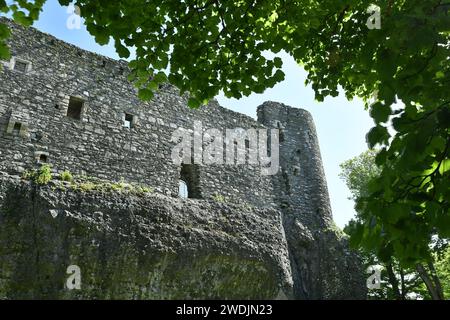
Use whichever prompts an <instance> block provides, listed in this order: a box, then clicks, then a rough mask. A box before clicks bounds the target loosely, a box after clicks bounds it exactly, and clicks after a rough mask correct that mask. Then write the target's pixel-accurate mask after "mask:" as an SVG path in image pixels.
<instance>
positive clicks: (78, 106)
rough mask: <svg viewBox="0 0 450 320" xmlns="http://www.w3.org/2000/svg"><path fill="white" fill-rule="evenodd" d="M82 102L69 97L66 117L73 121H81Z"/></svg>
mask: <svg viewBox="0 0 450 320" xmlns="http://www.w3.org/2000/svg"><path fill="white" fill-rule="evenodd" d="M83 105H84V101H83V100H81V99H78V98H74V97H70V100H69V107H68V108H67V116H68V117H69V118H72V119H75V120H81V113H82V111H83Z"/></svg>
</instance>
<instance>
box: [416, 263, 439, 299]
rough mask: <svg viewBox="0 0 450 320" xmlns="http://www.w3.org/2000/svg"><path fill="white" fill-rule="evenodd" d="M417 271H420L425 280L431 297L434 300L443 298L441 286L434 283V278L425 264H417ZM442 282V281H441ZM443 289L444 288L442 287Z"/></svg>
mask: <svg viewBox="0 0 450 320" xmlns="http://www.w3.org/2000/svg"><path fill="white" fill-rule="evenodd" d="M416 269H417V272H418V273H419V275H420V277H421V278H422V280H423V282H424V283H425V285H426V287H427V289H428V292H429V293H430V295H431V298H432V299H433V300H442V299H443V294H442V292H439V288H437V287H436V284H435V283H434V281H433V279H432V278H431V277H430V275H429V274H428V272H427V270H426V269H425V268H424V266H423V265H421V264H417V266H416ZM439 284H440V282H439ZM441 290H442V288H441Z"/></svg>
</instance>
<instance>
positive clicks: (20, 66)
mask: <svg viewBox="0 0 450 320" xmlns="http://www.w3.org/2000/svg"><path fill="white" fill-rule="evenodd" d="M14 70H16V71H19V72H22V73H26V72H27V70H28V63H27V62H25V61H18V60H16V61H15V63H14Z"/></svg>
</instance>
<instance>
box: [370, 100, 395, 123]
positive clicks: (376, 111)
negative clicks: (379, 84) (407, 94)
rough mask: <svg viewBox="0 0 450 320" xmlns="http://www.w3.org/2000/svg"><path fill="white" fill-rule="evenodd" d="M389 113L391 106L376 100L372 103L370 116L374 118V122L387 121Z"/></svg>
mask: <svg viewBox="0 0 450 320" xmlns="http://www.w3.org/2000/svg"><path fill="white" fill-rule="evenodd" d="M391 113H392V110H391V107H389V106H388V105H385V104H384V103H381V102H377V103H374V104H373V105H372V107H371V111H370V116H371V117H372V118H373V119H374V120H375V122H376V123H381V122H386V121H388V119H389V116H390V115H391Z"/></svg>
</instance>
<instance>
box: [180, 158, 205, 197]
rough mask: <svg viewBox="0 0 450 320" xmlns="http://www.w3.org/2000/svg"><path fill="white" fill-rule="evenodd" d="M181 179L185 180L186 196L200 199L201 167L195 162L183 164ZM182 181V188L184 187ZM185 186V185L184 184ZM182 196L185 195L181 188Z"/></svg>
mask: <svg viewBox="0 0 450 320" xmlns="http://www.w3.org/2000/svg"><path fill="white" fill-rule="evenodd" d="M180 181H181V182H184V183H185V185H186V189H185V193H186V194H187V197H186V198H189V199H200V198H201V194H200V179H199V169H198V166H197V165H193V164H183V165H182V166H181V172H180ZM181 182H180V188H181V187H182V185H181ZM183 187H184V186H183ZM180 197H183V196H182V194H181V190H180Z"/></svg>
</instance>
